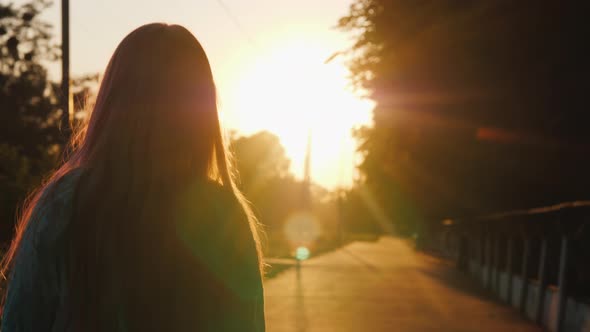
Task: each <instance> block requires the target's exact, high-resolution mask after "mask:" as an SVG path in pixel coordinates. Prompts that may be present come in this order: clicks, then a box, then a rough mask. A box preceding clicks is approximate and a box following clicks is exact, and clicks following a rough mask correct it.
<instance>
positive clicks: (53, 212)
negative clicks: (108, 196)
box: [26, 168, 85, 248]
mask: <svg viewBox="0 0 590 332" xmlns="http://www.w3.org/2000/svg"><path fill="white" fill-rule="evenodd" d="M84 174H85V170H84V169H82V168H76V169H72V170H70V171H68V172H67V173H65V174H64V175H62V176H60V177H59V178H57V179H55V180H53V181H52V182H51V183H50V184H49V185H47V186H46V187H45V188H44V190H43V192H41V193H40V197H39V200H38V201H37V203H36V206H35V207H34V210H33V213H32V214H31V216H30V219H29V222H28V225H27V232H26V233H28V234H29V236H31V237H32V238H30V240H31V241H32V242H33V244H34V245H35V247H38V248H44V247H45V248H46V247H52V246H54V245H55V243H56V241H58V239H59V238H60V237H61V235H63V233H64V232H65V230H66V228H67V226H68V224H69V223H70V220H71V217H72V213H73V208H74V206H73V205H74V203H73V202H74V200H75V198H74V196H75V194H76V188H77V185H78V183H79V181H80V179H81V177H82V176H83V175H84Z"/></svg>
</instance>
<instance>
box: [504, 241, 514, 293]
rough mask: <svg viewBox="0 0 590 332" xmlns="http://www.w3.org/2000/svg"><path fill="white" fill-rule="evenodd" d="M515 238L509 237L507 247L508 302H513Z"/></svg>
mask: <svg viewBox="0 0 590 332" xmlns="http://www.w3.org/2000/svg"><path fill="white" fill-rule="evenodd" d="M513 241H514V239H513V238H512V237H508V241H507V246H508V248H506V276H507V277H506V278H507V279H508V281H507V284H506V302H508V303H509V304H512V247H513V243H512V242H513Z"/></svg>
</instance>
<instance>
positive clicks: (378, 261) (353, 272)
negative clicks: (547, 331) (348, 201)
mask: <svg viewBox="0 0 590 332" xmlns="http://www.w3.org/2000/svg"><path fill="white" fill-rule="evenodd" d="M265 292H266V297H265V300H266V304H265V307H266V317H267V331H269V332H283V331H285V332H287V331H295V332H315V331H322V332H330V331H338V332H347V331H355V332H356V331H361V332H362V331H368V332H379V331H402V332H405V331H408V332H414V331H494V332H495V331H527V332H528V331H541V329H540V328H538V327H537V326H535V325H534V324H532V323H530V322H528V321H526V320H525V319H524V318H522V317H521V316H520V315H519V314H518V312H516V311H515V310H513V309H511V308H509V307H508V306H505V305H502V304H501V303H499V302H498V301H496V300H494V299H492V298H491V297H489V296H487V295H486V293H485V291H483V290H482V289H481V287H480V286H479V285H478V284H477V283H476V282H475V281H473V280H472V279H470V278H469V277H468V276H466V275H463V274H461V273H459V272H458V271H456V270H455V269H454V268H453V267H452V266H450V265H449V264H448V263H445V262H444V261H441V260H438V259H436V258H433V257H431V256H428V255H425V254H421V253H417V252H415V251H414V250H413V249H412V248H411V246H410V245H409V244H408V243H407V242H406V241H404V240H400V239H396V238H391V237H383V238H381V239H380V240H378V241H377V242H354V243H351V244H349V245H347V246H345V247H344V248H342V249H339V250H337V251H333V252H330V253H327V254H324V255H321V256H318V257H315V258H312V259H310V260H308V261H305V262H304V263H303V264H302V266H301V268H300V269H297V268H291V269H289V270H286V271H284V272H281V273H280V274H279V275H278V276H276V277H275V278H272V279H270V280H268V281H266V284H265Z"/></svg>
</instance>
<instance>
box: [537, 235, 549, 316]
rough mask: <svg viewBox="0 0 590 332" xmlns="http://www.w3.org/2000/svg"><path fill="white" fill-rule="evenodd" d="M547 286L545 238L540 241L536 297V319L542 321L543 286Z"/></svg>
mask: <svg viewBox="0 0 590 332" xmlns="http://www.w3.org/2000/svg"><path fill="white" fill-rule="evenodd" d="M546 286H547V239H545V238H543V240H542V241H541V257H540V260H539V296H538V297H537V311H536V317H535V318H536V321H537V323H539V324H541V323H542V322H543V307H544V304H545V303H544V302H545V288H546Z"/></svg>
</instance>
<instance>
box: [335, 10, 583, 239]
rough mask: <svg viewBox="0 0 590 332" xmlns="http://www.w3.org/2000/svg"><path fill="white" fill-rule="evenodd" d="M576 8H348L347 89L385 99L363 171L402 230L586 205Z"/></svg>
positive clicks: (367, 133) (370, 131) (369, 131)
mask: <svg viewBox="0 0 590 332" xmlns="http://www.w3.org/2000/svg"><path fill="white" fill-rule="evenodd" d="M581 5H582V4H581V3H571V4H567V5H564V4H558V3H552V2H535V3H534V4H533V3H530V2H525V1H509V0H498V1H479V2H460V1H450V0H447V1H439V0H427V1H401V0H358V1H356V2H355V3H354V4H353V5H351V7H350V11H349V14H348V15H347V16H346V17H343V18H342V19H341V20H340V21H339V27H340V28H341V29H343V30H345V31H349V32H351V33H354V34H355V36H356V41H355V43H354V44H353V45H352V47H351V49H350V50H349V51H348V55H349V58H350V60H349V67H350V69H351V72H352V81H353V83H354V84H355V85H356V86H357V87H358V88H361V89H363V90H365V91H367V94H368V96H369V97H370V98H372V99H373V100H375V101H376V104H377V106H376V108H375V109H374V123H375V125H374V127H372V128H364V129H363V130H361V131H359V132H358V133H357V137H358V138H359V139H360V141H361V148H360V150H361V152H362V153H363V154H364V161H363V163H362V165H361V166H360V167H361V170H362V172H363V173H364V175H365V179H366V182H367V185H368V186H369V187H370V188H371V190H372V191H373V192H375V193H376V196H377V197H378V199H379V201H380V204H381V206H383V207H384V209H385V210H387V211H388V213H389V215H390V216H391V218H392V220H394V222H396V223H398V224H402V227H401V229H405V230H406V232H411V231H412V229H413V228H415V227H416V225H417V224H418V223H420V222H422V221H424V220H431V221H435V220H436V221H438V220H441V219H443V218H446V217H456V216H469V215H476V214H485V213H489V212H495V211H498V210H505V209H512V208H527V207H532V206H539V205H546V204H552V203H555V202H556V201H565V200H577V199H584V198H586V199H587V198H590V192H589V190H588V189H587V188H589V187H590V186H589V185H590V174H589V173H588V172H587V169H588V167H589V166H590V161H589V159H590V158H587V155H588V152H590V148H589V147H590V134H589V132H588V130H587V128H586V127H587V125H586V123H588V120H589V116H588V112H587V111H586V106H585V101H586V100H585V99H586V98H585V93H584V90H585V87H586V86H587V85H586V84H584V82H585V80H586V77H587V76H588V74H589V73H588V65H587V61H585V59H583V58H582V57H583V56H584V54H585V52H583V47H584V45H583V44H584V43H583V42H582V40H584V39H585V36H584V31H585V25H586V24H585V18H584V15H583V13H584V11H583V10H582V8H580V7H579V6H581Z"/></svg>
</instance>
